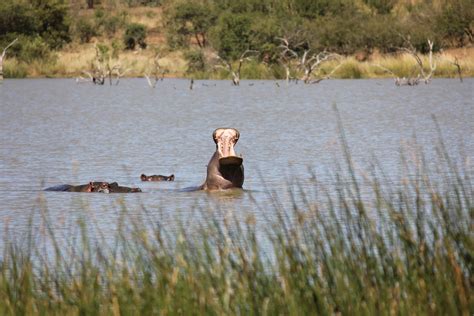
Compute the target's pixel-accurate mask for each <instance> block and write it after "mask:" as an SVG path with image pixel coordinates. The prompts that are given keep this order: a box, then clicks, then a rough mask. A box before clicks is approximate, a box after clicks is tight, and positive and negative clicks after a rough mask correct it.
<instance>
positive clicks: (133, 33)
mask: <svg viewBox="0 0 474 316" xmlns="http://www.w3.org/2000/svg"><path fill="white" fill-rule="evenodd" d="M145 39H146V27H145V25H143V24H139V23H131V24H129V25H128V26H127V29H126V30H125V34H124V37H123V42H124V44H125V48H126V49H135V47H136V46H137V45H138V46H140V47H141V48H146V42H145Z"/></svg>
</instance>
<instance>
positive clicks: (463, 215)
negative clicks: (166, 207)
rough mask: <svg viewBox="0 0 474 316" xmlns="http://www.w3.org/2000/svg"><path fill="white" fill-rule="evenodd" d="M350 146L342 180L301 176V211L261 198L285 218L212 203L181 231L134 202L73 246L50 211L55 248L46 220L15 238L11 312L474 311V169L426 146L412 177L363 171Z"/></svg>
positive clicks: (5, 260)
mask: <svg viewBox="0 0 474 316" xmlns="http://www.w3.org/2000/svg"><path fill="white" fill-rule="evenodd" d="M342 142H343V143H344V142H345V140H344V137H342ZM343 148H344V150H345V158H346V161H347V163H346V167H347V168H339V167H336V171H335V181H334V184H332V185H326V184H323V183H320V182H319V181H317V180H314V192H312V191H311V192H310V190H309V189H307V188H302V187H300V186H298V185H296V186H291V185H289V190H290V192H291V194H290V195H291V198H292V199H293V200H294V203H293V207H289V208H288V207H283V206H282V204H281V203H279V197H278V196H277V195H272V201H273V202H274V204H273V205H271V206H268V205H266V206H262V205H257V204H256V205H255V209H256V210H258V211H261V210H262V209H263V208H269V209H270V213H271V214H273V217H272V218H273V219H271V223H261V222H258V221H257V220H256V217H255V216H253V215H252V214H249V215H247V216H243V215H230V214H231V213H227V212H224V213H226V214H227V215H226V216H224V217H223V218H222V217H221V216H220V214H222V212H220V211H219V210H211V211H210V212H208V211H204V210H203V211H202V217H201V220H200V223H199V224H198V225H197V228H196V229H192V230H191V229H189V227H187V226H186V225H185V224H184V223H179V222H178V223H176V226H175V227H177V228H176V229H175V230H173V232H171V231H169V230H167V229H166V228H165V226H167V227H169V223H160V222H159V221H158V220H155V219H153V218H152V215H151V212H149V210H146V209H144V210H143V216H134V217H131V216H128V215H127V210H126V207H125V206H124V210H123V214H122V217H121V219H120V220H119V222H118V227H117V236H116V239H115V241H113V242H105V241H104V240H102V239H101V238H97V237H95V238H94V236H91V234H90V231H91V230H90V228H91V227H89V226H90V225H92V224H86V222H85V221H80V222H79V223H78V227H79V231H80V233H79V234H78V236H74V237H73V236H71V237H70V238H71V240H66V241H65V242H64V241H61V240H58V238H56V236H55V233H54V232H53V230H52V229H51V226H52V225H51V224H52V223H51V220H49V219H48V213H47V211H46V210H44V209H43V210H42V216H43V219H44V224H45V227H46V235H47V237H48V238H49V240H50V242H51V251H50V252H49V253H48V252H47V251H45V250H44V249H45V248H44V247H39V245H37V241H36V240H38V239H37V238H35V235H36V234H37V233H36V232H35V229H33V228H32V229H31V234H30V235H29V236H27V238H25V240H24V241H19V240H18V239H16V238H9V239H8V238H7V239H5V240H4V241H3V244H4V248H5V251H4V253H3V254H2V256H1V259H0V302H1V304H0V314H1V315H21V314H27V315H32V314H48V315H70V314H73V315H74V314H82V315H84V314H86V315H89V314H100V315H109V314H110V315H118V314H123V315H129V314H133V315H150V314H186V315H187V314H211V315H237V314H238V315H242V314H243V315H256V314H258V315H260V314H263V315H277V314H278V315H280V314H283V315H309V314H322V315H326V314H339V313H341V314H342V315H357V314H364V315H367V314H369V315H392V314H402V315H407V314H409V315H433V314H437V315H472V313H473V311H474V299H473V295H472V294H473V293H472V284H473V279H472V278H473V276H472V271H473V268H474V267H473V262H474V260H473V252H474V243H473V238H472V219H473V215H474V205H473V200H472V198H473V187H472V180H471V179H470V176H472V173H471V174H470V171H469V170H470V169H469V166H468V165H467V166H465V165H464V164H458V162H456V161H453V160H451V158H450V157H449V156H448V155H447V154H446V153H445V151H444V153H442V154H440V157H439V158H438V160H439V161H438V163H437V164H436V166H435V169H436V170H437V171H438V173H437V174H436V175H435V176H433V174H432V172H431V171H430V169H429V166H428V165H427V164H425V163H424V161H425V157H423V156H422V155H420V156H417V155H415V159H414V163H413V164H411V163H409V159H408V158H403V159H402V160H403V164H402V165H403V166H404V170H403V171H402V172H401V174H405V175H406V177H405V176H404V177H403V178H402V179H401V180H402V181H400V182H399V183H395V182H392V181H389V180H388V179H386V178H385V177H384V175H383V173H382V172H381V170H379V169H378V168H374V170H373V171H372V172H369V173H366V174H365V176H364V179H362V180H361V179H360V177H359V176H358V175H357V174H356V172H355V171H354V168H353V167H352V162H351V159H350V153H349V152H348V151H347V146H344V147H343ZM441 148H443V147H442V146H441ZM440 152H443V151H442V150H441V151H440ZM404 157H405V156H404ZM462 166H465V167H462ZM348 180H351V181H348ZM295 187H296V188H295ZM314 196H316V197H315V198H310V197H314ZM258 211H256V212H258ZM267 213H268V212H267ZM180 227H181V228H180ZM111 245H112V246H111ZM39 249H42V250H39Z"/></svg>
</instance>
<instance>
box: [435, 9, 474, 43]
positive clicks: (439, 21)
mask: <svg viewBox="0 0 474 316" xmlns="http://www.w3.org/2000/svg"><path fill="white" fill-rule="evenodd" d="M436 28H437V30H439V31H440V32H441V34H442V36H443V38H444V40H445V41H447V42H454V44H455V45H456V46H464V45H465V44H467V43H469V42H472V41H473V39H474V2H473V1H472V0H453V1H450V2H449V3H448V4H447V5H445V6H443V10H442V11H441V12H440V14H439V15H438V16H437V18H436Z"/></svg>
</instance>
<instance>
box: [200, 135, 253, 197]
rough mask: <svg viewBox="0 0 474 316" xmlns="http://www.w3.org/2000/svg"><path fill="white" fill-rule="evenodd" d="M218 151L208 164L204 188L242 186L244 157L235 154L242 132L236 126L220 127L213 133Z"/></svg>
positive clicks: (218, 188) (217, 188) (224, 188)
mask: <svg viewBox="0 0 474 316" xmlns="http://www.w3.org/2000/svg"><path fill="white" fill-rule="evenodd" d="M212 137H213V139H214V142H215V143H216V151H215V152H214V154H213V155H212V157H211V160H210V161H209V164H208V165H207V176H206V181H205V182H204V183H203V184H202V185H201V186H200V187H199V188H200V189H202V190H226V189H232V188H242V185H243V183H244V166H243V164H242V162H243V159H242V157H238V156H237V155H236V154H235V150H234V146H235V144H236V143H237V141H238V140H239V137H240V133H239V131H238V130H236V129H235V128H218V129H216V130H215V131H214V133H213V134H212Z"/></svg>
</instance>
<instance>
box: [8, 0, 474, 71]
mask: <svg viewBox="0 0 474 316" xmlns="http://www.w3.org/2000/svg"><path fill="white" fill-rule="evenodd" d="M133 6H157V7H160V8H162V12H163V14H162V16H160V17H159V19H158V17H157V28H159V30H160V32H161V33H162V34H163V35H164V36H165V37H166V43H167V46H169V48H170V49H174V50H183V49H184V50H187V49H191V50H190V51H191V54H189V55H188V56H189V58H188V59H191V60H194V62H195V64H196V65H197V66H199V58H200V56H199V55H198V54H197V55H196V54H192V52H196V51H197V52H199V51H200V48H209V49H213V50H215V51H216V52H217V53H218V54H219V56H221V57H222V58H225V59H227V60H235V59H237V58H238V57H239V56H240V55H241V54H242V52H243V51H245V50H248V49H250V50H256V51H258V52H259V53H260V54H259V58H261V59H262V60H263V61H265V62H267V63H276V62H277V61H278V54H279V49H278V47H279V45H280V44H281V41H282V38H285V39H287V40H290V41H291V42H292V45H294V48H295V50H297V49H300V50H307V49H308V48H312V49H314V50H328V51H331V52H335V53H339V54H354V53H360V54H370V53H372V52H373V51H374V50H378V51H380V52H382V53H388V52H393V51H396V50H397V49H398V48H399V47H401V46H403V45H404V44H406V42H407V40H408V41H409V42H410V43H411V45H413V46H414V48H416V49H417V50H418V51H420V52H426V51H427V39H431V40H433V41H434V42H435V50H439V49H440V48H443V47H462V46H466V45H470V44H472V42H473V34H474V22H473V21H474V2H473V1H472V0H239V1H235V0H69V1H66V0H64V1H62V0H2V1H0V47H3V46H5V45H6V44H7V43H8V42H10V41H11V40H12V39H14V38H16V37H20V39H23V40H20V41H19V44H17V45H15V47H14V48H12V52H13V54H15V55H16V56H17V58H19V59H21V60H24V61H29V60H31V59H35V58H47V57H48V56H49V54H50V51H51V50H57V49H60V48H61V47H63V46H64V45H65V44H66V43H69V42H78V43H81V42H82V43H84V42H88V41H90V39H91V38H93V37H95V36H107V37H109V38H115V37H118V36H119V37H118V38H119V39H120V41H119V42H120V44H121V46H122V48H124V49H126V48H129V49H133V48H135V46H136V45H139V46H141V47H142V48H143V47H146V40H145V38H146V32H147V29H146V27H145V26H144V25H140V24H138V25H137V24H136V23H135V24H132V23H130V22H129V21H128V19H127V8H129V7H133ZM78 8H79V9H88V10H94V11H93V12H94V14H88V15H78V14H77V9H78ZM195 49H196V50H195Z"/></svg>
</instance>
